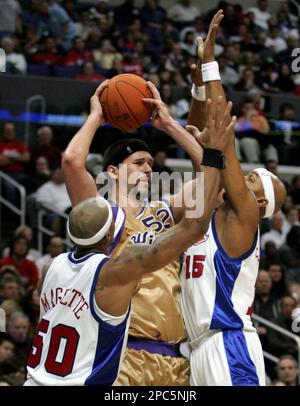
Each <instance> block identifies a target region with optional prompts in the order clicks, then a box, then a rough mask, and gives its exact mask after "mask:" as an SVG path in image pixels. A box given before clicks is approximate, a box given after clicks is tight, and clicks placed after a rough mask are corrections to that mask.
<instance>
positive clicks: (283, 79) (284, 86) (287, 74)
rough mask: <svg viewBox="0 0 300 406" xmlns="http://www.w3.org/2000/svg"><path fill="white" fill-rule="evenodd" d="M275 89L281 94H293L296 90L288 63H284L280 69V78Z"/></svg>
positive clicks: (275, 83)
mask: <svg viewBox="0 0 300 406" xmlns="http://www.w3.org/2000/svg"><path fill="white" fill-rule="evenodd" d="M274 86H275V88H278V91H279V92H282V93H292V92H293V91H294V89H295V83H294V80H293V76H292V71H291V68H290V66H289V65H288V64H287V63H282V64H281V65H280V68H279V76H278V78H277V79H276V80H275V82H274Z"/></svg>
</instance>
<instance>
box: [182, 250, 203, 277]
mask: <svg viewBox="0 0 300 406" xmlns="http://www.w3.org/2000/svg"><path fill="white" fill-rule="evenodd" d="M191 258H192V261H191ZM204 261H205V255H193V256H192V257H191V256H190V255H187V256H186V258H185V277H186V279H190V277H192V278H200V276H202V274H203V268H204Z"/></svg>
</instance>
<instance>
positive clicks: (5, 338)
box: [0, 333, 15, 371]
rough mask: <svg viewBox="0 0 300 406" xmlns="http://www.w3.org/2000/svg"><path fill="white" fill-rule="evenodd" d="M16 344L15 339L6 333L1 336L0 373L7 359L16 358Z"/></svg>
mask: <svg viewBox="0 0 300 406" xmlns="http://www.w3.org/2000/svg"><path fill="white" fill-rule="evenodd" d="M14 352H15V344H14V341H13V339H12V338H11V337H10V336H9V335H8V334H6V333H1V334H0V371H1V365H2V363H3V362H4V361H6V360H7V359H10V358H12V357H13V356H14Z"/></svg>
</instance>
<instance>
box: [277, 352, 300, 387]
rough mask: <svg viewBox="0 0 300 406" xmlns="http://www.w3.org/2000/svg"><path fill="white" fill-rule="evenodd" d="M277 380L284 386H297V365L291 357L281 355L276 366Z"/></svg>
mask: <svg viewBox="0 0 300 406" xmlns="http://www.w3.org/2000/svg"><path fill="white" fill-rule="evenodd" d="M276 372H277V376H278V379H279V380H280V381H281V382H283V383H284V384H285V385H286V386H297V377H298V373H299V372H298V364H297V361H296V360H295V358H294V357H292V356H291V355H282V356H281V357H280V358H279V361H278V362H277V365H276Z"/></svg>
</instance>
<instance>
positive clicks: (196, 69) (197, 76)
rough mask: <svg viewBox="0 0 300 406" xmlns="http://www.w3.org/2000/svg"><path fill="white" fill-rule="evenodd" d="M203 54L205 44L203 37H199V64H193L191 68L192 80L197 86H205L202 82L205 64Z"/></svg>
mask: <svg viewBox="0 0 300 406" xmlns="http://www.w3.org/2000/svg"><path fill="white" fill-rule="evenodd" d="M203 52H204V44H203V39H202V38H201V37H197V54H198V61H197V64H195V63H193V64H192V65H191V66H190V68H191V78H192V81H193V83H195V85H196V86H203V85H204V83H203V80H202V72H201V65H202V62H203Z"/></svg>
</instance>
